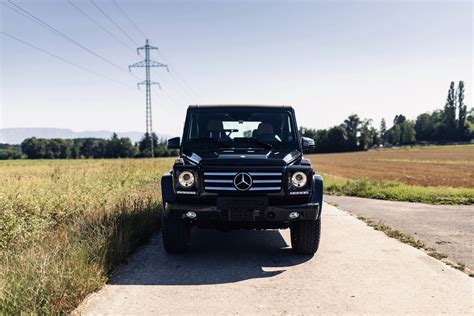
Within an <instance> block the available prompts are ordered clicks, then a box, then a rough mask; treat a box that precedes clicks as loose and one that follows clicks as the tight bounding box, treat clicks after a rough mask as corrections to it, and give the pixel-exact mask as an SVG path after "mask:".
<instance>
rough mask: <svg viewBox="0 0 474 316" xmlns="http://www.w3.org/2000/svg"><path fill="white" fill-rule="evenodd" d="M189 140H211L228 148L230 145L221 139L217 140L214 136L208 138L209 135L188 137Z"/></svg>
mask: <svg viewBox="0 0 474 316" xmlns="http://www.w3.org/2000/svg"><path fill="white" fill-rule="evenodd" d="M189 141H190V142H193V141H196V142H211V143H214V144H216V145H219V147H226V148H230V147H231V146H230V145H229V144H227V143H225V142H223V141H221V140H218V139H216V138H210V137H194V138H190V139H189Z"/></svg>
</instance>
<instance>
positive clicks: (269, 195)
mask: <svg viewBox="0 0 474 316" xmlns="http://www.w3.org/2000/svg"><path fill="white" fill-rule="evenodd" d="M311 147H314V141H313V140H312V139H310V138H305V137H300V135H299V132H298V127H297V125H296V118H295V112H294V110H293V108H291V107H289V106H236V105H231V106H224V105H219V106H190V107H189V108H188V110H187V114H186V122H185V125H184V132H183V138H182V140H181V139H180V138H179V137H176V138H171V139H169V140H168V148H173V149H179V150H180V156H179V158H177V159H176V162H175V164H174V165H173V170H172V171H171V172H170V173H168V174H165V175H164V176H163V177H162V179H161V186H162V195H163V208H164V211H163V243H164V247H165V249H166V251H167V252H170V253H178V252H183V251H185V250H186V249H187V248H188V247H189V243H190V235H191V234H190V233H191V228H192V227H193V226H196V227H200V228H217V229H220V230H223V231H227V230H231V229H282V228H290V230H291V245H292V247H293V249H294V251H295V252H296V253H301V254H314V253H315V252H316V251H317V249H318V246H319V239H320V233H321V208H322V198H323V181H322V178H321V176H319V175H316V174H315V173H314V171H313V169H312V166H311V162H310V161H309V160H307V159H305V158H303V149H308V148H311Z"/></svg>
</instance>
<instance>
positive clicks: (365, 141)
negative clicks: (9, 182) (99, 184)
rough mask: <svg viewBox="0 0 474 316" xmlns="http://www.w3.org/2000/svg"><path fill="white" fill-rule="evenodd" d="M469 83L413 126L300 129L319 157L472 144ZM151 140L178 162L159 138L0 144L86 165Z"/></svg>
mask: <svg viewBox="0 0 474 316" xmlns="http://www.w3.org/2000/svg"><path fill="white" fill-rule="evenodd" d="M464 90H465V88H464V82H463V81H460V82H459V83H458V85H457V87H456V86H455V83H454V82H451V84H450V86H449V90H448V96H447V98H446V103H445V105H444V108H442V109H439V110H435V111H434V112H431V113H423V114H420V115H418V117H417V118H416V120H409V119H407V118H406V117H405V116H404V115H402V114H399V115H396V116H395V117H394V119H393V121H392V125H391V127H390V128H388V126H387V122H386V121H385V119H382V121H381V123H380V127H379V128H378V129H377V128H375V127H374V126H373V122H372V120H371V119H361V118H360V117H359V116H358V115H357V114H352V115H350V116H349V117H348V118H347V119H345V120H344V122H342V123H341V124H339V125H337V126H333V127H331V128H329V129H319V130H316V129H312V128H304V127H302V128H301V129H300V131H301V134H302V135H303V136H306V137H310V138H312V139H314V141H315V143H316V147H315V150H314V151H315V152H322V153H328V152H344V151H356V150H367V149H369V148H372V147H378V146H381V145H383V146H403V145H413V144H416V143H429V144H445V143H453V142H470V141H472V139H473V138H474V108H471V109H470V111H468V110H467V106H466V104H465V103H464V93H465V91H464ZM150 138H153V144H154V146H153V147H154V153H155V155H154V156H155V157H168V156H176V155H177V154H178V152H177V150H168V149H167V147H166V141H165V140H159V139H158V137H157V136H156V134H154V133H153V134H152V135H149V134H145V135H144V136H143V138H142V139H141V140H140V141H139V142H137V143H135V144H133V143H132V141H131V140H130V139H129V138H119V137H118V136H117V134H115V133H114V134H113V135H112V137H111V138H110V139H101V138H76V139H42V138H35V137H31V138H27V139H25V140H24V141H23V142H22V143H21V145H8V144H0V159H21V158H27V159H80V158H139V157H151V148H150V147H151V146H150Z"/></svg>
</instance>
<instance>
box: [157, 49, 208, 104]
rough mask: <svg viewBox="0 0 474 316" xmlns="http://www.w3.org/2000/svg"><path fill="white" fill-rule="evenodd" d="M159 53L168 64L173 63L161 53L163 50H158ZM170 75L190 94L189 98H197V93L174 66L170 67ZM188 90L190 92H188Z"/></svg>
mask: <svg viewBox="0 0 474 316" xmlns="http://www.w3.org/2000/svg"><path fill="white" fill-rule="evenodd" d="M159 54H160V55H161V57H163V59H164V60H165V61H167V62H168V64H172V65H175V64H173V63H172V61H171V60H170V59H169V58H168V57H167V56H165V54H163V52H162V51H161V50H160V51H159ZM170 73H171V76H172V77H174V79H175V80H176V81H177V82H178V84H179V85H180V88H181V89H182V90H183V91H184V92H185V93H187V94H188V95H189V96H191V98H196V97H197V98H199V97H200V96H199V94H198V93H197V92H196V91H194V89H193V88H192V87H191V86H190V85H189V84H188V82H187V81H186V80H185V79H184V77H183V76H182V75H180V73H179V72H178V70H177V69H176V66H172V67H171V71H170ZM188 91H189V92H190V93H191V94H189V93H188Z"/></svg>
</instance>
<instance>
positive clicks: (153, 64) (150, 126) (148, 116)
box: [128, 39, 169, 157]
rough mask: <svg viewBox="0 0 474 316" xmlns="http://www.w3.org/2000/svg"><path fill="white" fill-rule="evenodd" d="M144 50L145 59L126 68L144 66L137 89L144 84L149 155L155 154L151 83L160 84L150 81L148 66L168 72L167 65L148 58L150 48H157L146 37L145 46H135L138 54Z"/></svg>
mask: <svg viewBox="0 0 474 316" xmlns="http://www.w3.org/2000/svg"><path fill="white" fill-rule="evenodd" d="M142 49H143V50H145V59H144V60H142V61H140V62H138V63H136V64H133V65H130V66H128V70H129V71H131V68H132V67H134V68H136V67H145V74H146V79H145V80H144V81H142V82H139V83H137V87H138V89H140V85H143V84H144V85H145V86H146V133H147V134H148V135H149V136H150V144H151V156H152V157H154V156H155V150H154V148H153V147H154V146H153V124H152V117H151V89H150V86H151V85H158V87H160V89H161V86H160V84H159V83H158V82H156V81H152V80H151V79H150V67H165V68H166V70H167V71H168V72H169V69H168V66H167V65H165V64H162V63H159V62H156V61H153V60H150V49H156V50H158V47H154V46H150V44H149V43H148V39H147V40H146V42H145V46H142V47H138V48H137V53H138V54H139V55H140V50H142Z"/></svg>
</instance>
